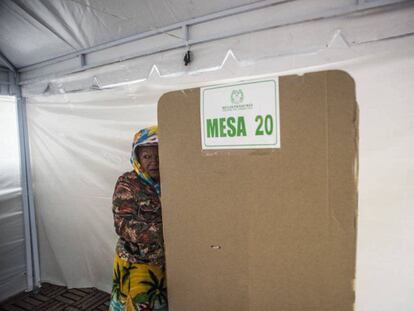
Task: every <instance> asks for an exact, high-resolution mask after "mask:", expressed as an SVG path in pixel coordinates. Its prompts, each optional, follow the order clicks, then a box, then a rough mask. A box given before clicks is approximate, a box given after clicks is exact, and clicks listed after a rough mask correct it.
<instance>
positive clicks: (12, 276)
mask: <svg viewBox="0 0 414 311" xmlns="http://www.w3.org/2000/svg"><path fill="white" fill-rule="evenodd" d="M16 113H17V112H16V101H15V99H14V98H13V97H9V96H0V254H1V256H0V301H2V300H3V299H5V298H6V297H9V296H11V295H14V294H17V293H18V292H21V291H22V290H24V289H26V276H25V272H26V262H25V244H24V230H23V226H24V223H23V222H24V221H23V213H22V199H21V195H22V188H21V184H20V163H19V161H20V156H19V136H18V131H17V115H16Z"/></svg>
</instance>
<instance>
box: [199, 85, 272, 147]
mask: <svg viewBox="0 0 414 311" xmlns="http://www.w3.org/2000/svg"><path fill="white" fill-rule="evenodd" d="M200 114H201V143H202V149H255V148H280V122H279V84H278V80H276V79H267V80H255V81H246V82H240V83H237V84H231V85H230V84H229V85H218V86H210V87H204V88H201V89H200Z"/></svg>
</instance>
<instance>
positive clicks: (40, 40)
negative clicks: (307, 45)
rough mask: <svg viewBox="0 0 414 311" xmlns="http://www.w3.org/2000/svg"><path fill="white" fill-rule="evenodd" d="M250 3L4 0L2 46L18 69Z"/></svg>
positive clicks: (216, 0)
mask: <svg viewBox="0 0 414 311" xmlns="http://www.w3.org/2000/svg"><path fill="white" fill-rule="evenodd" d="M252 2H256V0H226V1H220V0H209V1H199V2H197V3H196V2H194V1H191V0H169V1H148V0H145V1H128V0H123V1H112V0H42V1H39V0H3V1H0V29H1V30H0V46H1V50H2V52H3V53H4V54H5V55H6V57H7V58H8V59H9V60H10V61H11V62H12V63H13V64H14V65H15V66H16V67H17V68H21V67H25V66H28V65H31V64H34V63H38V62H41V61H45V60H48V59H50V58H54V57H57V56H61V55H65V54H68V53H71V52H75V51H78V50H81V49H86V48H90V47H93V46H96V45H98V44H101V43H104V42H110V41H111V40H116V39H119V38H124V37H127V36H130V35H133V34H137V33H142V32H145V31H150V30H153V29H158V28H161V27H163V26H167V25H171V24H175V23H177V22H181V21H184V20H188V19H191V18H194V17H197V16H201V15H206V14H209V13H215V12H219V11H221V10H225V9H228V8H232V7H235V6H240V5H243V4H248V3H252ZM28 56H30V57H28Z"/></svg>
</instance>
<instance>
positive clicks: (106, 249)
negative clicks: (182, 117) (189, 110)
mask: <svg viewBox="0 0 414 311" xmlns="http://www.w3.org/2000/svg"><path fill="white" fill-rule="evenodd" d="M411 53H412V50H411V51H405V52H391V53H387V54H386V55H381V56H376V57H371V58H367V59H360V60H355V61H354V62H348V63H336V64H333V65H324V66H320V67H312V68H304V69H303V70H304V71H309V70H318V69H328V68H337V69H343V70H346V71H348V72H349V73H350V74H351V75H352V76H353V78H354V79H355V82H356V88H357V89H356V92H357V100H358V103H359V107H360V173H359V175H360V180H359V219H358V251H357V276H356V310H357V311H365V310H409V309H410V308H412V307H413V306H414V300H413V297H412V284H413V280H414V270H413V268H412V264H411V262H412V261H413V260H414V249H413V248H412V247H411V246H410V245H412V241H411V240H410V239H411V237H412V236H413V234H414V232H413V228H414V223H413V219H414V214H413V210H412V209H411V208H410V206H412V204H413V203H414V195H413V194H414V191H412V190H413V189H412V185H413V184H414V173H413V172H414V171H413V168H414V162H413V159H414V149H413V147H412V144H411V143H410V142H411V141H412V140H413V138H414V128H413V127H412V117H413V116H414V106H413V105H411V103H410V97H412V96H414V94H413V90H414V84H413V79H412V78H411V77H412V75H414V60H413V58H412V57H411V55H412V54H411ZM222 74H223V75H227V77H228V78H230V77H231V78H233V77H234V76H237V72H235V71H232V72H226V73H223V72H222ZM251 74H252V75H254V69H252V72H251ZM217 76H220V75H219V74H217ZM221 77H223V76H221ZM204 78H205V77H204ZM204 78H202V77H200V76H199V77H194V78H193V84H191V83H188V82H187V86H189V87H191V86H194V84H203V83H205V82H203V81H202V80H203V79H204ZM209 79H212V77H209ZM197 80H198V81H197ZM164 81H165V82H166V83H163V82H164ZM180 82H181V83H180ZM184 86H185V79H182V80H181V79H177V78H175V79H174V83H173V82H172V81H171V80H168V79H165V80H163V81H160V80H158V81H155V82H154V81H152V82H151V81H147V82H144V83H142V84H139V86H135V87H132V88H128V87H126V88H123V89H119V90H116V91H115V90H112V91H110V90H106V91H101V92H89V93H82V94H64V95H54V96H37V97H32V98H30V99H29V105H28V117H29V133H30V141H31V148H32V149H31V152H32V162H33V173H34V187H35V193H36V196H35V199H36V207H37V213H38V214H37V216H38V220H39V228H40V231H41V235H40V242H41V244H40V246H41V259H42V269H41V270H42V279H43V280H47V281H55V282H59V283H61V284H67V285H69V286H98V287H99V288H102V289H105V290H109V289H110V286H111V270H112V266H111V265H112V255H113V248H114V245H115V240H116V236H115V234H114V231H113V226H112V215H111V195H112V191H113V186H114V183H115V181H116V178H117V176H118V175H120V174H121V173H122V172H123V171H126V170H129V169H131V168H130V166H129V152H130V142H131V138H132V135H133V133H134V131H135V130H136V129H138V128H140V127H142V126H145V125H148V124H151V123H154V122H156V103H157V100H158V98H159V96H160V95H161V94H163V93H164V92H166V91H168V90H171V89H179V88H182V87H184ZM161 175H162V172H161ZM167 260H168V259H167Z"/></svg>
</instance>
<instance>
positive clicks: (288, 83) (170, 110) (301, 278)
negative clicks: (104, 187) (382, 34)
mask: <svg viewBox="0 0 414 311" xmlns="http://www.w3.org/2000/svg"><path fill="white" fill-rule="evenodd" d="M267 80H269V79H267ZM270 80H273V81H276V82H275V83H274V91H275V93H274V94H276V95H275V97H274V98H273V97H271V96H270V95H269V96H270V97H269V98H270V100H272V101H273V102H274V103H275V105H277V107H276V108H275V110H274V111H275V113H274V114H273V113H271V112H269V115H271V117H268V120H267V121H268V123H267V128H266V127H265V125H266V123H265V121H266V116H267V114H266V113H265V114H264V115H263V126H262V129H263V131H264V133H265V134H266V133H270V134H271V135H274V137H276V138H275V139H278V141H277V143H276V144H274V145H272V146H270V147H269V148H255V147H254V146H253V147H251V148H237V147H236V148H234V149H230V148H225V147H224V148H218V149H214V148H212V149H209V148H203V146H204V145H203V139H204V138H203V133H202V128H203V127H204V128H206V127H207V126H208V124H207V121H206V120H207V119H209V120H214V118H213V117H211V116H210V118H204V119H203V114H202V112H201V111H200V107H202V104H203V103H202V102H201V98H200V94H205V93H203V92H205V91H206V90H207V91H208V89H202V90H200V89H199V88H195V89H188V90H182V91H175V92H170V93H167V94H165V95H163V96H162V98H161V99H160V101H159V106H158V118H159V138H160V145H159V146H160V170H161V180H162V206H163V222H164V236H165V244H166V257H167V282H168V291H169V292H168V294H169V302H170V310H171V311H177V310H180V311H186V310H188V311H194V310H197V311H204V310H205V311H211V310H238V311H247V310H250V311H256V310H269V311H270V310H272V311H273V310H283V311H289V310H292V311H298V310H300V311H305V310H315V311H332V310H335V311H342V310H343V311H350V310H353V304H354V299H355V298H354V297H355V294H354V288H353V284H354V278H355V258H356V215H357V156H358V108H357V103H356V100H355V85H354V82H353V79H352V78H351V77H350V76H349V75H348V74H347V73H345V72H342V71H324V72H316V73H309V74H305V75H302V76H297V75H292V76H282V77H273V78H272V79H270ZM234 89H236V90H237V91H236V93H233V90H234ZM239 90H242V92H241V93H243V96H241V94H240V91H239ZM243 90H244V91H243ZM227 91H228V94H227V95H224V97H223V98H229V106H234V105H240V104H244V105H247V106H248V105H249V104H251V103H252V102H253V103H254V100H251V101H250V100H249V99H248V97H249V96H250V95H249V94H247V93H248V92H250V91H246V90H245V89H243V88H239V87H238V85H236V86H235V87H234V88H233V89H232V88H231V87H230V88H229V89H228V90H227ZM269 94H270V93H269ZM226 96H227V97H226ZM229 96H230V97H229ZM242 97H243V103H241V100H240V99H241V98H242ZM217 98H218V97H217ZM217 100H219V99H217ZM209 103H210V102H207V104H209ZM204 104H206V102H204ZM257 104H259V103H257ZM222 107H224V106H222ZM234 109H236V110H234ZM234 109H233V108H227V111H226V114H225V116H224V117H223V118H225V117H227V118H229V117H233V118H234V119H235V120H236V121H237V118H239V117H240V116H245V115H244V113H245V112H244V110H243V109H242V110H243V111H242V110H237V109H238V108H234ZM246 109H248V108H246ZM225 110H226V109H224V108H223V109H222V111H225ZM246 118H247V117H246ZM269 118H272V120H269ZM202 120H205V122H206V123H205V124H201V122H202ZM245 121H246V122H245V125H246V126H245V129H246V137H247V136H248V135H249V133H248V131H249V128H250V127H252V128H253V130H257V128H255V127H257V126H258V124H259V123H260V118H259V119H257V120H250V121H249V120H248V119H245ZM203 122H204V121H203ZM214 122H215V121H210V124H209V126H210V130H209V131H210V132H209V134H210V138H211V137H214V136H215V135H216V133H220V130H222V132H221V133H224V136H225V137H224V138H226V139H230V141H231V139H232V138H233V137H231V136H230V137H229V134H234V132H233V131H232V129H233V127H234V128H235V129H237V126H233V125H234V124H236V122H233V121H231V122H230V126H229V124H228V123H227V122H228V120H227V119H226V120H225V121H220V117H218V121H217V123H216V125H215V123H214ZM220 122H221V123H220ZM252 122H254V123H252ZM233 123H234V124H233ZM271 123H272V124H273V125H272V126H271ZM252 124H253V125H252ZM220 125H223V126H224V130H223V129H222V127H220ZM215 126H218V127H217V128H216V127H215ZM271 128H272V131H270V129H271ZM235 133H237V131H235ZM239 133H241V135H243V130H242V131H239ZM259 133H260V132H259ZM204 134H205V133H204ZM207 134H208V133H207ZM270 134H269V136H271V135H270ZM217 136H218V137H217V138H219V139H220V138H223V137H221V136H220V134H217ZM235 136H236V134H235ZM204 137H205V136H204ZM242 138H243V137H242ZM269 141H271V140H269ZM241 143H243V142H241ZM218 144H220V140H218ZM212 146H213V147H214V142H213V145H212Z"/></svg>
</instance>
